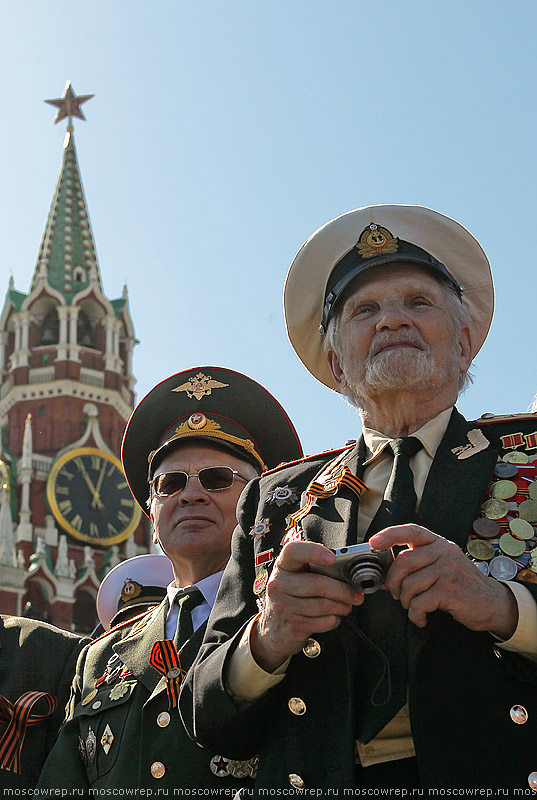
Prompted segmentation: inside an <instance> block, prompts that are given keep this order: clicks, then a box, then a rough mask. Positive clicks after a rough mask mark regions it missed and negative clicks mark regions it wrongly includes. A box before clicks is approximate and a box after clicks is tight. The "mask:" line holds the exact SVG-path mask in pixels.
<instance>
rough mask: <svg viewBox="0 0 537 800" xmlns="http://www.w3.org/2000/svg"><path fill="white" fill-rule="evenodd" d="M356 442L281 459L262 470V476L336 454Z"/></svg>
mask: <svg viewBox="0 0 537 800" xmlns="http://www.w3.org/2000/svg"><path fill="white" fill-rule="evenodd" d="M355 444H356V442H354V441H353V442H352V444H349V445H345V447H335V448H334V449H333V450H323V452H322V453H314V454H313V455H311V456H302V458H297V459H296V461H282V463H281V464H278V466H277V467H273V468H272V469H268V470H267V471H266V472H263V474H262V475H261V477H262V478H264V477H265V475H271V474H272V473H273V472H278V471H279V470H280V469H285V468H286V467H294V466H295V465H296V464H306V463H307V462H308V461H315V459H317V458H324V457H325V456H334V457H335V456H337V455H339V454H340V453H344V452H345V450H350V449H351V447H354V445H355Z"/></svg>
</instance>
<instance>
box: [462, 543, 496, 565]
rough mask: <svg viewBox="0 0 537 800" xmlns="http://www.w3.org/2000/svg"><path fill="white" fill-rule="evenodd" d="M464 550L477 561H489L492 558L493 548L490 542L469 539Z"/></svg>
mask: <svg viewBox="0 0 537 800" xmlns="http://www.w3.org/2000/svg"><path fill="white" fill-rule="evenodd" d="M466 550H467V551H468V553H469V554H470V555H471V556H472V558H477V560H478V561H490V559H491V558H494V552H495V551H494V547H493V546H492V545H491V543H490V542H484V541H483V540H482V539H470V541H469V542H468V545H467V547H466Z"/></svg>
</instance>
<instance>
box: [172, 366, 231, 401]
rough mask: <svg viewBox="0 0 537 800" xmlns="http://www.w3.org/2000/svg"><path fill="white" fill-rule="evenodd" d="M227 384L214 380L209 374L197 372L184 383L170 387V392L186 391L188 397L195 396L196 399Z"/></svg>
mask: <svg viewBox="0 0 537 800" xmlns="http://www.w3.org/2000/svg"><path fill="white" fill-rule="evenodd" d="M226 386H229V383H221V382H220V381H215V380H214V379H213V378H211V376H210V375H204V374H203V372H198V374H197V375H195V376H194V377H193V378H189V379H188V380H187V381H186V383H182V384H181V386H177V387H176V388H175V389H172V392H186V393H187V395H188V397H190V398H192V397H195V398H196V400H201V398H202V397H205V395H210V394H212V391H213V389H223V388H224V387H226Z"/></svg>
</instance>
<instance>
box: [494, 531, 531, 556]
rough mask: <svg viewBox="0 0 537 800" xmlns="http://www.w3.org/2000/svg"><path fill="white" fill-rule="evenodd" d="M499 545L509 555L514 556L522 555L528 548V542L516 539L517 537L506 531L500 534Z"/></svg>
mask: <svg viewBox="0 0 537 800" xmlns="http://www.w3.org/2000/svg"><path fill="white" fill-rule="evenodd" d="M499 545H500V548H501V550H502V552H504V553H505V554H506V555H507V556H513V557H514V558H516V557H517V556H521V555H522V553H523V552H524V550H525V549H526V543H525V542H521V541H520V540H519V539H515V537H514V536H511V534H510V533H504V534H503V535H502V536H500V539H499Z"/></svg>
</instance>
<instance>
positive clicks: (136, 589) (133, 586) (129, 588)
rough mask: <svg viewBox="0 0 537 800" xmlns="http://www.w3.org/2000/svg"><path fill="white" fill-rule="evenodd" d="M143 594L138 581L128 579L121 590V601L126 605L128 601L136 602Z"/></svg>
mask: <svg viewBox="0 0 537 800" xmlns="http://www.w3.org/2000/svg"><path fill="white" fill-rule="evenodd" d="M141 593H142V585H141V584H140V583H138V581H133V580H132V578H127V580H126V581H125V583H124V584H123V588H122V590H121V599H122V601H123V602H124V603H126V602H127V601H128V600H134V599H135V598H136V597H138V595H140V594H141Z"/></svg>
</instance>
